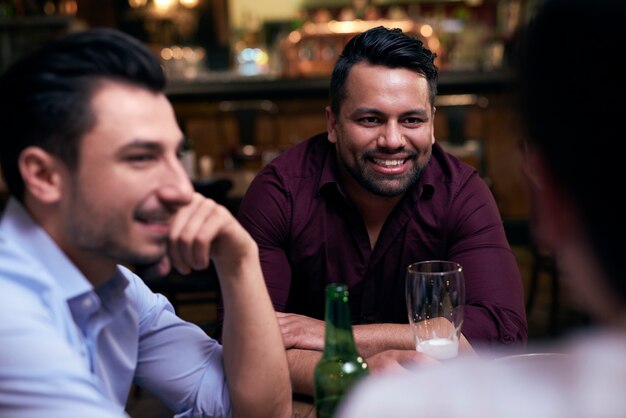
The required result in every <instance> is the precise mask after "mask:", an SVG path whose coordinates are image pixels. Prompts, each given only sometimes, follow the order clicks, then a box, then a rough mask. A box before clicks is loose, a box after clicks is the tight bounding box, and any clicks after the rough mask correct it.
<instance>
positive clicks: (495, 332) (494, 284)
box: [444, 172, 528, 346]
mask: <svg viewBox="0 0 626 418" xmlns="http://www.w3.org/2000/svg"><path fill="white" fill-rule="evenodd" d="M446 216H447V218H448V222H447V228H448V232H447V236H448V241H449V247H448V248H447V249H446V254H445V255H444V256H445V257H446V259H447V260H450V261H455V262H457V263H459V264H461V265H462V266H463V273H464V276H465V283H466V285H465V289H466V297H465V299H466V304H465V306H464V322H463V334H464V335H465V336H466V337H467V338H468V339H469V340H470V341H471V342H472V344H473V345H474V346H476V345H479V344H480V345H483V344H488V345H500V344H502V345H510V344H525V343H526V340H527V331H528V327H527V322H526V312H525V308H524V288H523V283H522V277H521V274H520V271H519V268H518V265H517V261H516V259H515V256H514V254H513V252H512V251H511V248H510V246H509V243H508V241H507V238H506V235H505V233H504V228H503V225H502V219H501V216H500V212H499V210H498V207H497V205H496V202H495V199H494V198H493V195H492V193H491V191H490V190H489V188H488V187H487V185H486V184H485V182H484V181H483V180H482V179H481V178H480V177H479V176H478V174H477V173H476V172H474V173H473V174H472V175H470V176H469V177H468V178H467V179H466V181H465V182H463V183H460V184H459V190H458V193H457V194H456V197H455V198H454V199H453V201H452V203H451V206H450V208H449V210H448V212H447V215H446Z"/></svg>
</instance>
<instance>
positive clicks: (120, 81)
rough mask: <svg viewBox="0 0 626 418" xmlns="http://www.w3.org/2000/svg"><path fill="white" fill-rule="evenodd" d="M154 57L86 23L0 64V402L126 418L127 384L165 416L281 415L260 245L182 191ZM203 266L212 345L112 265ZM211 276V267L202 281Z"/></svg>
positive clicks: (170, 116) (22, 411)
mask: <svg viewBox="0 0 626 418" xmlns="http://www.w3.org/2000/svg"><path fill="white" fill-rule="evenodd" d="M164 85H165V79H164V74H163V72H162V69H161V66H160V63H159V60H158V59H157V58H156V57H155V56H154V55H153V54H152V52H151V51H150V50H149V49H147V47H145V46H144V45H143V44H141V43H139V42H138V41H137V40H135V39H133V38H130V37H128V36H127V35H124V34H122V33H120V32H117V31H114V30H108V29H93V30H88V31H84V32H80V33H76V34H72V35H69V36H67V37H66V38H63V39H61V40H59V41H55V42H53V43H51V44H49V45H47V46H45V47H44V48H42V49H40V50H38V51H36V52H34V53H33V54H31V55H29V56H27V57H25V58H24V59H23V60H21V61H19V62H17V63H16V64H15V65H14V66H12V67H11V68H10V69H9V70H8V71H7V72H6V73H5V74H3V75H2V76H0V91H2V95H0V126H2V136H1V138H0V161H1V163H2V170H3V175H4V178H5V179H6V183H7V186H8V188H9V191H10V193H11V198H10V200H9V202H8V204H7V206H6V209H5V211H4V213H3V215H2V219H1V220H0V288H1V289H2V291H1V292H0V340H1V341H2V343H0V415H2V416H10V417H42V416H45V417H59V418H60V417H63V418H65V417H70V416H80V417H123V416H127V415H126V413H125V412H124V406H125V404H126V399H127V397H128V394H129V391H130V389H131V385H132V384H133V383H135V384H137V385H139V386H141V387H143V388H145V389H146V390H147V391H149V392H151V393H153V394H154V395H155V396H156V397H157V398H159V399H160V400H161V401H163V402H164V403H165V404H166V405H168V406H169V407H170V409H171V410H172V411H173V412H174V413H176V414H177V415H176V416H178V417H192V416H193V417H204V416H207V417H230V416H233V417H246V418H247V417H272V418H273V417H288V416H291V413H290V410H291V386H290V384H289V374H288V369H287V359H286V358H285V352H284V350H283V349H282V340H281V334H280V329H279V326H278V323H277V320H276V315H275V313H274V310H273V309H272V305H271V302H270V298H269V295H268V292H267V289H266V288H265V283H264V281H263V277H262V273H261V267H260V264H259V258H258V247H257V245H256V244H255V242H254V240H253V239H252V238H251V237H250V235H249V234H248V233H247V232H246V231H245V229H243V228H242V227H241V225H239V223H238V222H237V221H236V219H235V218H234V217H233V216H232V215H231V214H230V213H229V211H228V210H227V209H226V208H224V207H221V206H219V205H217V204H216V203H215V202H213V201H212V200H210V199H206V198H204V197H202V196H201V195H199V194H197V193H194V190H193V187H192V185H191V183H190V180H189V178H188V177H187V175H186V173H185V170H184V168H183V166H182V164H181V162H180V160H179V155H180V152H181V149H182V144H183V141H184V138H183V134H182V132H181V130H180V129H179V127H178V125H177V122H176V117H175V115H174V111H173V109H172V106H171V105H170V103H169V102H168V100H167V98H166V97H165V95H164V94H163V88H164ZM209 261H211V262H213V263H215V267H216V270H217V273H218V276H219V280H220V286H221V291H222V296H223V300H224V304H225V306H226V317H225V325H224V332H223V339H222V342H223V345H220V344H219V343H218V342H217V341H215V340H213V339H211V338H209V337H208V336H207V335H206V334H205V333H204V331H202V330H201V329H200V328H199V327H197V326H196V325H194V324H191V323H188V322H185V321H183V320H182V319H180V318H179V317H177V316H176V314H175V312H174V310H173V308H172V305H171V304H170V303H169V302H168V301H167V299H165V298H164V297H163V296H162V295H157V294H154V293H152V292H151V291H150V289H148V287H147V286H146V285H145V284H144V283H143V282H142V281H141V279H140V278H139V277H138V276H136V275H135V274H133V273H132V272H131V271H130V270H129V269H127V268H125V267H123V265H134V264H137V263H141V264H146V263H150V264H155V266H157V267H156V268H157V269H158V270H160V271H161V272H162V273H164V272H166V271H168V270H169V268H170V266H173V267H175V268H177V269H178V270H179V271H180V272H182V273H187V272H189V271H191V270H203V269H205V268H207V266H208V263H209ZM207 280H208V278H207Z"/></svg>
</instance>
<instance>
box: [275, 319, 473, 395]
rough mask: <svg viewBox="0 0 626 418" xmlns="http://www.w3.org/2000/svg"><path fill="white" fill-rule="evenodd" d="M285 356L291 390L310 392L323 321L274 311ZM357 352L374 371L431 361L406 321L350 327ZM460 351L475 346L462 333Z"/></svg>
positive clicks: (321, 341) (469, 349)
mask: <svg viewBox="0 0 626 418" xmlns="http://www.w3.org/2000/svg"><path fill="white" fill-rule="evenodd" d="M276 315H277V317H278V323H279V325H280V330H281V332H282V334H283V342H284V344H285V348H286V349H287V359H288V361H289V370H290V375H291V384H292V386H293V391H294V392H296V393H301V394H305V395H312V394H313V371H314V369H315V365H316V364H317V362H318V361H319V359H320V358H321V356H322V351H323V350H324V326H325V325H324V321H321V320H318V319H313V318H309V317H307V316H304V315H297V314H290V313H282V312H277V313H276ZM353 334H354V339H355V342H356V344H357V348H358V350H359V354H360V355H361V356H363V357H364V358H365V359H366V361H368V364H369V361H371V363H372V364H371V365H370V368H371V369H372V370H373V371H377V370H383V369H389V368H392V367H397V366H398V365H400V364H401V363H403V362H409V361H411V362H417V363H421V362H424V361H426V362H432V361H433V360H432V359H430V358H428V357H427V356H424V355H422V354H421V353H417V352H416V351H415V339H414V338H413V333H412V331H411V328H410V325H409V324H369V325H355V326H353ZM459 351H460V353H461V354H473V353H474V349H473V348H472V346H471V345H470V344H469V342H468V341H467V339H466V338H465V337H464V336H463V335H461V341H460V345H459Z"/></svg>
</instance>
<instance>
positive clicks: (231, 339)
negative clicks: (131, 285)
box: [168, 195, 291, 417]
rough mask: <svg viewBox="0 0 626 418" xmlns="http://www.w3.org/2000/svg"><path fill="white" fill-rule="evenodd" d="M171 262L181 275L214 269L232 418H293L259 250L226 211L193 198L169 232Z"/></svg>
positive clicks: (284, 363) (285, 369)
mask: <svg viewBox="0 0 626 418" xmlns="http://www.w3.org/2000/svg"><path fill="white" fill-rule="evenodd" d="M170 236H171V243H170V251H169V253H168V255H169V257H170V261H171V263H172V265H173V266H174V267H176V268H177V269H178V270H179V271H180V272H181V273H185V272H188V271H189V270H190V269H192V268H193V269H204V268H206V267H207V266H208V263H209V257H210V259H211V260H213V262H214V263H215V268H216V271H217V274H218V277H219V281H220V288H221V295H222V300H223V304H224V312H225V314H224V328H223V332H222V343H223V346H224V354H223V357H224V369H225V373H226V379H227V381H228V388H229V394H230V398H231V402H232V405H233V416H234V417H288V416H291V386H290V384H289V370H288V365H287V359H286V356H285V352H284V350H283V349H282V347H283V345H282V338H281V334H280V330H279V328H278V324H277V321H276V317H275V313H274V309H273V307H272V304H271V302H270V298H269V295H268V292H267V288H266V287H265V283H264V281H263V274H262V272H261V266H260V262H259V253H258V248H257V245H256V243H255V242H254V240H253V239H252V237H250V235H249V234H248V233H247V232H246V231H245V229H243V227H242V226H241V225H240V224H239V223H238V222H237V221H236V220H235V218H234V217H233V216H232V215H231V214H230V212H228V210H227V209H226V208H224V207H222V206H220V205H217V204H216V203H215V202H213V201H212V200H209V199H205V198H203V197H202V196H200V195H196V196H195V197H194V200H193V201H192V203H191V204H190V205H188V206H186V207H185V208H183V209H181V210H180V211H179V214H177V217H176V221H175V223H174V225H173V227H172V233H171V235H170Z"/></svg>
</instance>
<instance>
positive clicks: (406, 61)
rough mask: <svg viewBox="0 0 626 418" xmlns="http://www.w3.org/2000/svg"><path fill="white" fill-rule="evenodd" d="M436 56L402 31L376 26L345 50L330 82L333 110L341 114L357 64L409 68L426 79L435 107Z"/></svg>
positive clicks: (356, 37) (357, 37) (416, 38)
mask: <svg viewBox="0 0 626 418" xmlns="http://www.w3.org/2000/svg"><path fill="white" fill-rule="evenodd" d="M436 56H437V55H436V54H435V53H433V52H432V51H430V50H429V49H428V48H426V47H425V46H424V44H423V43H422V41H421V40H420V39H419V38H418V37H416V36H412V35H410V34H407V33H404V32H402V30H401V29H388V28H385V27H383V26H377V27H375V28H372V29H369V30H367V31H365V32H362V33H360V34H358V35H356V36H354V37H353V38H352V39H350V41H348V43H347V44H346V46H345V47H344V49H343V52H342V53H341V55H340V56H339V59H338V60H337V63H336V64H335V67H334V69H333V73H332V76H331V80H330V107H331V110H332V111H333V113H334V114H336V115H338V114H339V109H340V108H341V104H342V103H343V101H344V100H345V98H346V87H345V84H346V80H347V79H348V75H349V74H350V70H351V69H352V67H353V66H354V65H355V64H358V63H360V62H366V63H368V64H371V65H382V66H385V67H389V68H406V69H408V70H411V71H414V72H416V73H419V74H422V75H424V76H425V77H426V81H427V82H428V87H429V90H430V92H429V93H430V104H431V106H434V103H435V96H436V95H437V76H438V75H437V67H436V66H435V58H436Z"/></svg>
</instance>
